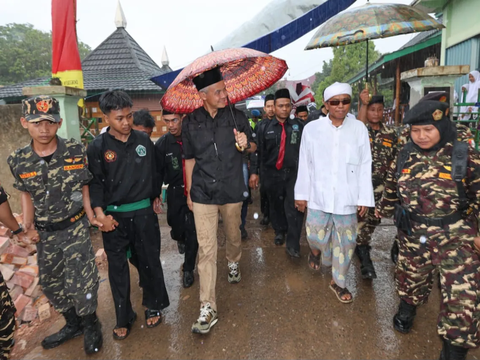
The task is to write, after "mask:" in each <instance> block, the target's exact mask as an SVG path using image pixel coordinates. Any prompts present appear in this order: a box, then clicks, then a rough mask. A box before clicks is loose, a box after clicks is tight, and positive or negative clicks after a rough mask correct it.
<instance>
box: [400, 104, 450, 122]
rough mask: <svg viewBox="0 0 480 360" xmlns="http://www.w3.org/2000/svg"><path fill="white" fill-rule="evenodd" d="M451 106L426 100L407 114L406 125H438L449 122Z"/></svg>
mask: <svg viewBox="0 0 480 360" xmlns="http://www.w3.org/2000/svg"><path fill="white" fill-rule="evenodd" d="M448 112H449V106H448V104H447V103H445V102H441V101H434V100H424V101H422V102H419V103H418V104H417V105H415V106H414V107H412V108H411V109H410V110H409V111H408V112H407V113H406V114H405V119H404V120H403V123H404V124H405V125H407V124H409V125H429V124H432V125H437V124H438V123H439V122H441V121H444V120H449V117H448Z"/></svg>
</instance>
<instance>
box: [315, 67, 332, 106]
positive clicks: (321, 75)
mask: <svg viewBox="0 0 480 360" xmlns="http://www.w3.org/2000/svg"><path fill="white" fill-rule="evenodd" d="M332 64H333V60H332V59H330V60H329V61H328V62H326V61H324V62H323V65H322V72H317V73H315V82H314V83H313V84H312V90H313V91H314V92H315V102H316V103H317V105H319V104H321V102H322V100H321V99H322V94H321V93H320V94H318V92H317V90H318V86H319V85H320V84H321V83H322V81H324V80H325V79H326V78H327V77H329V76H330V74H331V73H332Z"/></svg>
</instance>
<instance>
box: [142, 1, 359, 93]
mask: <svg viewBox="0 0 480 360" xmlns="http://www.w3.org/2000/svg"><path fill="white" fill-rule="evenodd" d="M354 2H355V0H328V1H326V2H325V3H323V4H322V5H319V6H317V7H316V8H315V9H313V10H311V11H309V12H307V13H305V14H304V15H302V16H300V17H299V18H297V19H295V20H293V21H291V22H289V23H288V24H286V25H285V26H283V27H281V28H279V29H277V30H275V31H273V32H271V33H269V34H267V35H265V36H262V37H261V38H258V39H256V40H254V41H252V42H250V43H248V44H245V45H243V46H242V47H247V48H250V49H254V50H258V51H262V52H264V53H267V54H270V53H272V52H274V51H276V50H278V49H281V48H282V47H284V46H286V45H288V44H290V43H292V42H294V41H295V40H297V39H299V38H300V37H302V36H303V35H305V34H306V33H308V32H309V31H312V30H313V29H315V28H317V27H318V26H320V25H321V24H323V23H324V22H325V21H327V20H328V19H330V18H331V17H332V16H335V15H337V14H338V13H339V12H341V11H343V10H345V9H346V8H348V7H349V6H350V5H352V4H353V3H354ZM182 70H183V69H178V70H175V71H172V72H169V73H167V74H163V75H160V76H155V77H153V78H151V80H152V81H153V82H154V83H156V84H157V85H160V86H161V87H162V88H164V89H166V88H168V86H170V84H171V83H172V82H173V80H175V78H176V77H177V75H178V74H179V73H180V71H182Z"/></svg>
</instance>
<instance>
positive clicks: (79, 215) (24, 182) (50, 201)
mask: <svg viewBox="0 0 480 360" xmlns="http://www.w3.org/2000/svg"><path fill="white" fill-rule="evenodd" d="M57 141H58V145H57V150H56V151H55V153H54V154H53V157H52V159H51V160H50V162H49V163H47V162H46V161H45V160H44V159H42V158H41V157H39V156H38V155H37V154H36V153H35V152H34V151H33V149H32V147H31V145H27V146H26V147H24V148H22V149H18V150H16V151H15V152H14V153H13V154H11V155H10V157H9V158H8V164H9V166H10V169H11V171H12V174H13V176H14V177H15V183H14V187H15V188H16V189H18V190H20V191H24V192H28V193H30V195H31V197H32V200H33V205H34V208H35V226H36V228H37V230H38V233H39V235H40V242H39V243H38V244H37V251H38V265H39V270H40V284H41V285H42V288H43V292H44V293H45V295H46V296H47V298H48V299H49V300H50V301H51V302H52V304H53V305H54V306H55V308H56V309H57V310H58V311H59V312H61V313H65V312H66V311H67V310H68V309H70V308H72V307H74V308H75V310H76V313H77V315H79V316H85V315H89V314H92V313H94V312H95V310H96V307H97V290H98V270H97V267H96V265H95V255H94V253H93V247H92V243H91V241H90V233H89V227H88V226H89V225H88V220H87V219H86V218H85V217H84V215H85V212H84V210H83V202H82V201H83V198H82V187H83V186H84V185H87V184H88V182H89V181H90V180H91V179H92V175H91V174H90V172H89V171H88V170H87V167H86V165H85V158H86V157H85V155H86V153H85V148H84V146H83V145H81V144H80V143H78V142H77V141H76V140H74V139H71V140H65V139H62V138H60V137H57ZM62 221H67V222H71V225H69V226H68V227H67V228H65V229H63V230H54V231H52V230H51V228H50V229H49V227H50V226H51V225H52V224H55V223H59V222H62Z"/></svg>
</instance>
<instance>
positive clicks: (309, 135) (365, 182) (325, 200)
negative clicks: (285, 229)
mask: <svg viewBox="0 0 480 360" xmlns="http://www.w3.org/2000/svg"><path fill="white" fill-rule="evenodd" d="M295 200H306V201H307V202H308V204H307V207H308V208H310V209H314V210H321V211H323V212H326V213H332V214H336V215H348V214H354V213H356V212H357V206H367V207H374V206H375V200H374V197H373V185H372V156H371V153H370V140H369V137H368V131H367V128H366V126H365V125H364V124H363V123H362V122H361V121H359V120H357V119H356V118H352V117H349V116H348V117H346V118H345V120H344V121H343V124H342V125H341V126H340V127H338V128H337V127H335V126H333V125H332V122H331V120H330V118H329V117H328V116H327V117H323V118H320V119H319V120H317V121H312V122H310V123H308V124H307V125H306V126H305V128H304V130H303V134H302V141H301V143H300V158H299V167H298V175H297V181H296V183H295Z"/></svg>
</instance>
